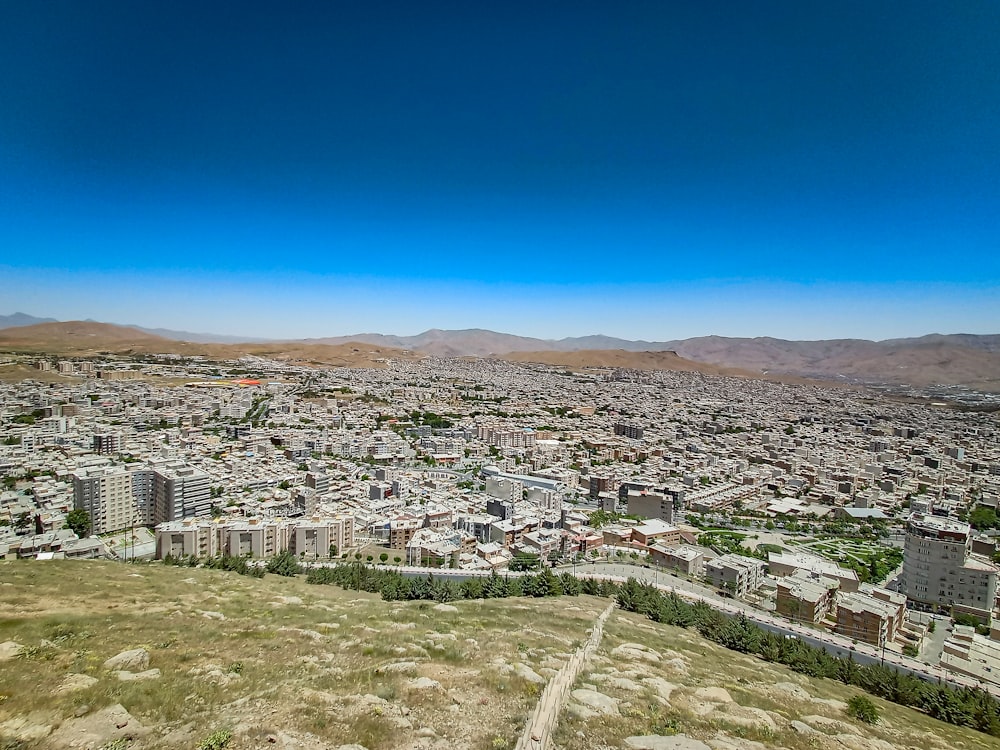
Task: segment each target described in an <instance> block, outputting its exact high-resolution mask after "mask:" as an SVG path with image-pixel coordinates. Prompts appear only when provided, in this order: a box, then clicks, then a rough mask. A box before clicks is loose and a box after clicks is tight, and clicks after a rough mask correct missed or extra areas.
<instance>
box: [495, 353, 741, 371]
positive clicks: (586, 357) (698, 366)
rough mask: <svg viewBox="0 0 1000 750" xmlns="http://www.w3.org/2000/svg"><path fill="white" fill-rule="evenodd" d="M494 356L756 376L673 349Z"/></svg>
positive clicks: (563, 364)
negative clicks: (681, 353)
mask: <svg viewBox="0 0 1000 750" xmlns="http://www.w3.org/2000/svg"><path fill="white" fill-rule="evenodd" d="M496 358H497V359H504V360H507V361H509V362H535V363H538V364H543V365H552V366H553V367H569V368H577V369H582V368H595V367H602V368H603V367H613V368H621V369H625V370H672V371H675V372H700V373H704V374H705V375H737V376H752V377H759V374H755V373H751V372H748V371H746V370H740V369H737V368H725V367H718V366H716V365H709V364H704V363H703V362H694V361H692V360H689V359H684V358H683V357H680V356H678V355H677V353H676V352H630V351H625V350H624V349H584V350H581V351H573V352H558V351H541V352H512V353H510V354H504V355H501V356H499V357H496Z"/></svg>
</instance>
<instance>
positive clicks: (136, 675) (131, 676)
mask: <svg viewBox="0 0 1000 750" xmlns="http://www.w3.org/2000/svg"><path fill="white" fill-rule="evenodd" d="M115 675H116V676H117V677H118V679H119V680H120V681H121V682H141V681H143V680H158V679H160V670H159V669H146V670H144V671H142V672H129V671H128V670H124V669H123V670H119V671H117V672H115Z"/></svg>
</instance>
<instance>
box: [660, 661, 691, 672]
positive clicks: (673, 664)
mask: <svg viewBox="0 0 1000 750" xmlns="http://www.w3.org/2000/svg"><path fill="white" fill-rule="evenodd" d="M660 666H661V667H663V668H665V669H671V670H673V671H674V672H680V673H681V674H687V671H688V665H687V662H686V661H684V660H683V659H668V660H667V661H665V662H663V663H662V664H661V665H660Z"/></svg>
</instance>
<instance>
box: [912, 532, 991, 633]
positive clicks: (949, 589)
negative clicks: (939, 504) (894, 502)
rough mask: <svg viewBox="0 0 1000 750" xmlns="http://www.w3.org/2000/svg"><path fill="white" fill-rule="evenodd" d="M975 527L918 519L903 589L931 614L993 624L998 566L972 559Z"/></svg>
mask: <svg viewBox="0 0 1000 750" xmlns="http://www.w3.org/2000/svg"><path fill="white" fill-rule="evenodd" d="M971 547H972V533H971V528H970V526H969V524H967V523H963V522H961V521H956V520H955V519H953V518H943V517H940V516H929V515H920V514H914V515H912V516H911V517H910V520H909V521H908V522H907V525H906V542H905V545H904V548H903V575H902V580H901V583H902V586H901V589H902V591H903V593H904V594H906V597H907V599H910V600H911V601H913V602H914V603H915V604H916V605H917V606H919V607H922V608H926V609H936V610H948V609H953V610H954V611H956V612H963V613H966V614H970V615H973V616H974V617H977V618H979V619H981V620H983V621H985V622H989V620H990V616H991V613H992V611H993V606H994V601H995V599H996V592H997V572H998V570H997V567H996V566H995V565H993V564H992V563H991V562H989V561H988V560H987V559H986V558H983V557H979V556H978V555H975V554H972V552H971Z"/></svg>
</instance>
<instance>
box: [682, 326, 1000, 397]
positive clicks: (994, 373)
mask: <svg viewBox="0 0 1000 750" xmlns="http://www.w3.org/2000/svg"><path fill="white" fill-rule="evenodd" d="M994 338H996V337H990V336H982V337H972V336H961V335H956V336H927V337H923V338H921V339H900V340H895V341H877V342H876V341H866V340H862V339H832V340H827V341H786V340H783V339H774V338H767V337H762V338H754V339H738V338H725V337H722V336H705V337H701V338H693V339H687V340H685V341H681V342H678V344H677V353H678V354H680V355H681V356H682V357H688V358H690V359H694V360H697V361H699V362H710V363H712V364H716V365H719V366H722V367H739V368H745V369H747V370H753V371H757V372H765V373H788V374H794V375H800V376H803V377H812V378H821V379H827V380H852V381H867V382H886V383H905V384H910V385H914V386H926V385H933V384H942V385H966V386H969V387H972V388H977V389H980V390H984V391H996V390H1000V352H998V351H996V350H995V349H994V348H993V342H992V339H994Z"/></svg>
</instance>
